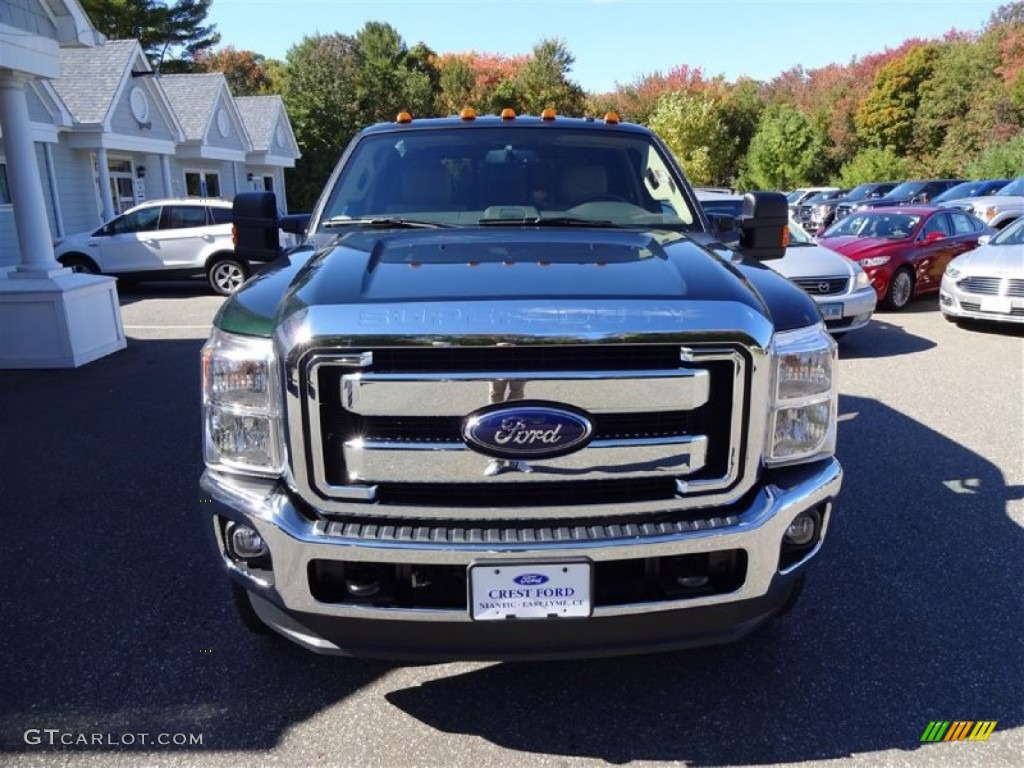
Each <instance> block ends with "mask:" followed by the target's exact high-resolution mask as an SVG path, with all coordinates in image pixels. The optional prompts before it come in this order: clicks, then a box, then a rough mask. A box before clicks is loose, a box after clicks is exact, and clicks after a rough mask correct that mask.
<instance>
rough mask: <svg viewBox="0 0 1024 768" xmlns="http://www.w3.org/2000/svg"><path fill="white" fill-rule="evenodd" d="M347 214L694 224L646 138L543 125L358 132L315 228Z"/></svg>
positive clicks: (426, 219) (357, 219)
mask: <svg viewBox="0 0 1024 768" xmlns="http://www.w3.org/2000/svg"><path fill="white" fill-rule="evenodd" d="M349 220H351V223H352V225H355V224H357V223H366V222H370V223H377V222H380V221H383V220H391V221H400V222H406V223H408V222H420V223H430V224H442V225H454V226H477V225H480V224H489V223H490V224H495V223H498V224H501V223H509V224H517V223H520V224H521V223H537V222H540V223H544V221H545V220H547V221H548V222H549V223H551V224H559V223H560V222H561V223H563V224H566V225H568V224H580V223H583V224H586V223H587V222H594V224H595V225H602V226H623V227H645V228H652V227H665V228H670V229H690V230H700V229H701V225H700V221H699V219H698V217H697V215H696V214H695V212H694V211H693V210H692V209H691V207H690V204H689V203H688V202H687V198H686V196H685V195H684V192H683V189H682V187H681V186H680V184H679V182H678V179H677V178H676V177H675V176H674V175H673V173H672V171H671V169H670V165H669V163H668V162H666V159H665V158H664V157H663V156H662V154H661V152H660V151H659V149H658V146H657V145H656V144H655V143H654V141H653V140H652V138H651V137H649V136H646V135H644V134H629V133H624V132H620V131H607V132H605V131H597V130H578V129H572V128H558V127H556V126H552V125H535V126H530V125H526V126H519V127H506V126H501V127H490V126H486V125H476V126H468V127H467V126H457V127H452V128H444V129H435V130H418V131H394V132H388V133H378V134H370V135H366V136H363V137H362V138H361V139H360V140H359V142H358V144H356V145H355V147H354V148H353V150H352V154H351V156H350V157H349V159H348V161H347V162H346V163H345V165H344V167H343V170H342V172H341V175H340V176H339V178H338V180H337V182H336V184H335V185H334V188H333V189H332V191H331V194H330V197H329V198H328V200H327V202H326V205H325V207H324V210H323V212H322V214H321V216H320V219H319V224H318V227H320V228H324V227H330V228H333V229H335V230H336V229H337V228H338V227H344V226H346V222H347V221H349Z"/></svg>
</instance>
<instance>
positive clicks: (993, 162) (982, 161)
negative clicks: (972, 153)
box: [967, 133, 1024, 179]
mask: <svg viewBox="0 0 1024 768" xmlns="http://www.w3.org/2000/svg"><path fill="white" fill-rule="evenodd" d="M1022 169H1024V133H1020V134H1018V135H1017V136H1015V137H1013V138H1012V139H1009V140H1008V141H1003V142H1000V143H998V144H992V145H991V146H989V147H988V148H987V149H986V150H985V151H984V152H982V153H981V155H980V156H978V157H977V158H976V159H975V160H973V161H972V162H970V163H968V165H967V174H968V175H969V176H970V177H971V178H972V179H1006V178H1013V177H1015V176H1020V175H1021V170H1022Z"/></svg>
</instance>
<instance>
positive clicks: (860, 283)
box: [853, 269, 871, 288]
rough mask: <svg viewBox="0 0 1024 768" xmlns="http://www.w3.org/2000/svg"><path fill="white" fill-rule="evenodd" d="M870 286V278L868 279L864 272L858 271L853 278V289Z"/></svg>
mask: <svg viewBox="0 0 1024 768" xmlns="http://www.w3.org/2000/svg"><path fill="white" fill-rule="evenodd" d="M870 284H871V280H870V278H868V273H867V272H865V271H864V270H863V269H858V270H857V275H856V277H854V278H853V287H854V288H867V287H868V285H870Z"/></svg>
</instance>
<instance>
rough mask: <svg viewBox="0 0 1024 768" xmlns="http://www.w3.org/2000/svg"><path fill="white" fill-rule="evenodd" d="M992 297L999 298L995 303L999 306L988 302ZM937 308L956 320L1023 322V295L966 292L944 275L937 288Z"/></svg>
mask: <svg viewBox="0 0 1024 768" xmlns="http://www.w3.org/2000/svg"><path fill="white" fill-rule="evenodd" d="M993 299H999V300H1000V301H999V302H997V303H999V304H1001V306H994V304H993V303H990V302H992V300H993ZM939 309H941V310H942V314H943V315H945V316H946V317H948V318H952V319H958V320H959V319H962V320H988V321H992V322H1000V323H1024V297H1010V296H1007V297H998V296H995V297H994V296H990V295H981V294H973V293H968V292H966V291H964V290H962V289H961V288H960V287H959V286H958V285H957V284H956V281H954V280H951V279H950V278H949V277H947V276H945V275H943V277H942V286H941V287H940V289H939ZM1007 310H1008V311H1007Z"/></svg>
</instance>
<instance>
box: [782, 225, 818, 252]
mask: <svg viewBox="0 0 1024 768" xmlns="http://www.w3.org/2000/svg"><path fill="white" fill-rule="evenodd" d="M794 245H817V243H815V242H814V238H812V237H811V236H810V235H808V234H807V233H806V232H804V228H803V227H801V226H800V225H799V224H794V223H793V220H792V219H790V221H789V247H790V248H792V247H793V246H794Z"/></svg>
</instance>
